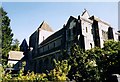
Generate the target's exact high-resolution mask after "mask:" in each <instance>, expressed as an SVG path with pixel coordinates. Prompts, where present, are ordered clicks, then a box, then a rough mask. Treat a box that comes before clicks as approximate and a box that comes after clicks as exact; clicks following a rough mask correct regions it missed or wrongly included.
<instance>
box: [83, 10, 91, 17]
mask: <svg viewBox="0 0 120 82" xmlns="http://www.w3.org/2000/svg"><path fill="white" fill-rule="evenodd" d="M82 16H83V17H85V18H89V17H90V15H89V13H88V11H87V10H86V9H84V12H83V13H82Z"/></svg>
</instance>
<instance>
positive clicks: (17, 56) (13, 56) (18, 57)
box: [8, 51, 24, 60]
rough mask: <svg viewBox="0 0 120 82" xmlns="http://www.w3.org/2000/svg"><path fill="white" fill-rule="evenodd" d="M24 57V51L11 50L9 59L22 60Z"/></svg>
mask: <svg viewBox="0 0 120 82" xmlns="http://www.w3.org/2000/svg"><path fill="white" fill-rule="evenodd" d="M23 57H24V55H23V52H20V51H10V52H9V57H8V60H21V59H22V58H23Z"/></svg>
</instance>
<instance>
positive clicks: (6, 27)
mask: <svg viewBox="0 0 120 82" xmlns="http://www.w3.org/2000/svg"><path fill="white" fill-rule="evenodd" d="M0 11H1V15H2V17H1V20H2V25H1V28H0V30H1V31H2V64H7V57H8V52H9V51H10V49H11V43H12V37H13V33H12V30H11V28H10V19H9V17H8V16H7V13H6V12H5V11H4V10H3V8H2V7H1V8H0Z"/></svg>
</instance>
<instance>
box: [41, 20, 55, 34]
mask: <svg viewBox="0 0 120 82" xmlns="http://www.w3.org/2000/svg"><path fill="white" fill-rule="evenodd" d="M39 28H41V29H43V30H46V31H50V32H53V30H52V28H51V27H50V26H49V25H48V24H47V23H46V22H45V21H43V22H42V24H41V25H40V27H39Z"/></svg>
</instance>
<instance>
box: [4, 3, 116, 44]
mask: <svg viewBox="0 0 120 82" xmlns="http://www.w3.org/2000/svg"><path fill="white" fill-rule="evenodd" d="M2 7H3V8H4V10H5V11H6V12H7V13H8V14H7V15H8V17H9V18H10V19H11V22H10V26H11V29H12V32H13V33H14V37H13V38H14V39H16V38H17V39H18V40H19V41H20V43H21V42H22V41H23V39H24V38H25V39H26V40H27V42H29V37H30V35H31V34H32V33H33V32H34V31H35V30H37V28H38V27H39V25H40V24H41V23H42V22H43V21H46V22H47V23H48V24H49V25H50V27H51V28H52V29H53V30H54V31H57V30H59V29H60V28H62V27H63V25H64V24H66V22H67V20H68V18H69V17H70V16H74V17H76V18H77V17H78V15H81V14H82V12H83V11H84V9H87V11H88V12H89V14H90V16H92V15H95V16H97V17H99V18H100V19H102V20H104V21H106V22H107V23H109V24H110V25H111V26H112V27H113V28H115V29H118V2H2Z"/></svg>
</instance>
